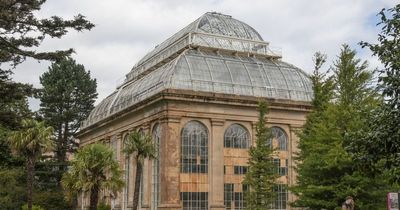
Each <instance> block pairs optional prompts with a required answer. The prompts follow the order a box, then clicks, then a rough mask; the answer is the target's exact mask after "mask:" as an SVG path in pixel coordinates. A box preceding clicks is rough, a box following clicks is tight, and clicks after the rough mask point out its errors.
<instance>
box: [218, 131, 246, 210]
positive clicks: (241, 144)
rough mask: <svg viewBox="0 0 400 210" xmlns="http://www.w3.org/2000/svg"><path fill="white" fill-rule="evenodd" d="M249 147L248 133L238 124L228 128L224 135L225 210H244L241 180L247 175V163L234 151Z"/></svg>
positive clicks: (243, 187)
mask: <svg viewBox="0 0 400 210" xmlns="http://www.w3.org/2000/svg"><path fill="white" fill-rule="evenodd" d="M249 147H250V133H249V132H248V131H247V129H246V128H244V127H243V126H242V125H239V124H232V125H231V126H229V127H228V128H227V129H226V131H225V134H224V148H225V149H224V150H225V151H227V152H224V204H225V207H226V209H235V210H241V209H245V207H246V206H245V202H244V191H245V190H246V189H247V186H246V185H244V184H242V180H243V178H244V176H245V174H246V173H247V161H243V160H244V158H238V157H240V152H238V150H233V149H232V148H234V149H247V148H249Z"/></svg>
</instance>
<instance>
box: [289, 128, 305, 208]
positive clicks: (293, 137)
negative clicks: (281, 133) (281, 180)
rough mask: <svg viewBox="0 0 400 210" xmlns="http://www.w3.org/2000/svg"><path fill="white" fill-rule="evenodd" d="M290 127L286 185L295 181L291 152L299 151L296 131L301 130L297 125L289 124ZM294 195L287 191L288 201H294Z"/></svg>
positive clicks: (295, 174) (295, 175)
mask: <svg viewBox="0 0 400 210" xmlns="http://www.w3.org/2000/svg"><path fill="white" fill-rule="evenodd" d="M289 129H290V133H289V134H288V137H289V139H288V140H289V144H288V146H289V158H288V159H289V161H288V162H289V166H288V169H289V170H288V176H289V179H288V185H289V186H292V185H293V184H295V183H296V182H297V173H296V171H295V170H294V166H295V162H294V157H293V154H295V153H297V152H299V149H298V145H299V140H300V139H299V137H298V133H300V132H301V129H302V128H301V127H298V126H293V125H291V126H290V127H289ZM296 199H297V198H296V196H295V195H294V194H293V193H289V195H288V201H289V202H294V201H295V200H296Z"/></svg>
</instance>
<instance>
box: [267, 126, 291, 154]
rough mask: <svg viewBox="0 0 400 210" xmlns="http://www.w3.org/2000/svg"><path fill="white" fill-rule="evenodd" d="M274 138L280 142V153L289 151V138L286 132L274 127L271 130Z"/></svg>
mask: <svg viewBox="0 0 400 210" xmlns="http://www.w3.org/2000/svg"><path fill="white" fill-rule="evenodd" d="M271 132H272V136H273V138H274V139H276V141H277V142H278V148H277V149H278V150H280V151H287V149H288V148H287V143H288V138H287V135H286V133H285V131H284V130H283V129H282V128H279V127H272V128H271Z"/></svg>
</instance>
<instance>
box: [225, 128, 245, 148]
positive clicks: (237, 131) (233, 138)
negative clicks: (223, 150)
mask: <svg viewBox="0 0 400 210" xmlns="http://www.w3.org/2000/svg"><path fill="white" fill-rule="evenodd" d="M249 146H250V134H249V132H248V131H247V130H246V129H245V128H244V127H243V126H241V125H239V124H233V125H231V126H229V128H228V129H226V131H225V134H224V147H227V148H243V149H245V148H249Z"/></svg>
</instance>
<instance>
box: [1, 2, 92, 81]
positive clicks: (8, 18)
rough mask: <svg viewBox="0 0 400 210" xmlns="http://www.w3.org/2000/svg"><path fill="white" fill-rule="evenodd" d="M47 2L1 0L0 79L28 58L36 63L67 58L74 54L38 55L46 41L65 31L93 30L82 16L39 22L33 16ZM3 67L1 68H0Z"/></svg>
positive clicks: (47, 53)
mask: <svg viewBox="0 0 400 210" xmlns="http://www.w3.org/2000/svg"><path fill="white" fill-rule="evenodd" d="M45 2H46V0H30V1H23V0H3V1H1V6H0V23H1V24H0V29H1V34H0V64H2V65H1V69H0V78H1V76H2V75H4V74H5V73H7V72H8V71H9V70H10V69H6V68H4V67H7V65H6V64H9V66H10V67H11V68H14V67H15V66H17V65H18V64H20V63H22V62H24V61H25V59H26V58H27V57H30V58H33V59H36V60H52V61H55V60H58V59H60V58H63V57H65V56H68V55H70V54H71V53H72V52H73V50H72V49H68V50H57V51H54V52H38V51H37V49H35V48H36V47H38V46H40V44H41V43H42V42H43V40H44V39H45V38H46V37H50V38H61V37H62V36H64V35H65V34H67V33H68V29H73V30H76V31H83V30H90V29H92V28H93V27H94V25H93V24H92V23H90V22H89V21H87V20H86V19H85V17H84V16H83V15H81V14H79V15H77V16H75V17H74V19H73V20H63V19H62V18H61V17H58V16H52V17H51V18H43V19H40V18H38V17H37V15H36V14H35V13H36V12H37V11H39V10H40V9H41V6H42V5H43V4H44V3H45ZM3 64H4V65H3Z"/></svg>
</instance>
